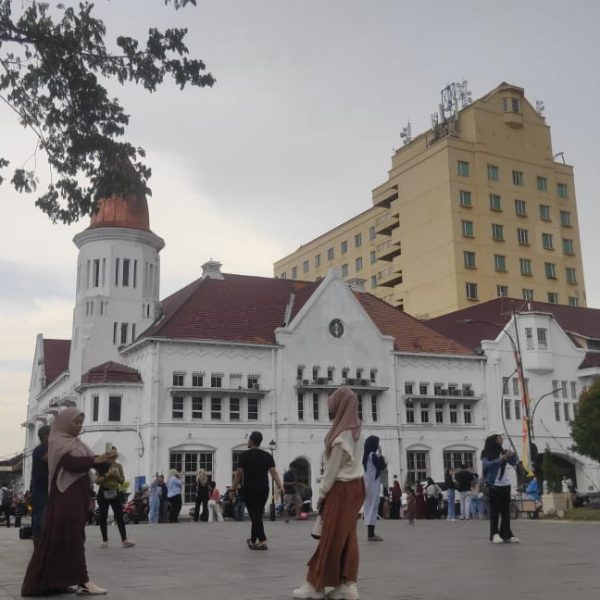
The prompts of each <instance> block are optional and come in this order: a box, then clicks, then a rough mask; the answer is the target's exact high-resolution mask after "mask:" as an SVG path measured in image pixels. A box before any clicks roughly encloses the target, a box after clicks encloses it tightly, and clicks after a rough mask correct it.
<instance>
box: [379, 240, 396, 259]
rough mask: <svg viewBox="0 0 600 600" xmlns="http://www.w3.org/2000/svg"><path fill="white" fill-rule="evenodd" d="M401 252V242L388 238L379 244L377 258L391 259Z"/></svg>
mask: <svg viewBox="0 0 600 600" xmlns="http://www.w3.org/2000/svg"><path fill="white" fill-rule="evenodd" d="M400 254H402V249H401V248H400V243H399V242H392V241H391V240H387V241H386V242H382V243H381V244H378V245H377V260H387V261H391V260H394V258H395V257H396V256H400Z"/></svg>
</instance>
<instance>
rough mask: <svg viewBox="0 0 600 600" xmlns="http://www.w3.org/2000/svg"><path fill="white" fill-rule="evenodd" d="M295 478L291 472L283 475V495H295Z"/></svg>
mask: <svg viewBox="0 0 600 600" xmlns="http://www.w3.org/2000/svg"><path fill="white" fill-rule="evenodd" d="M295 482H296V476H295V475H294V473H293V472H292V471H286V472H285V473H284V474H283V493H284V494H295V493H296V484H295Z"/></svg>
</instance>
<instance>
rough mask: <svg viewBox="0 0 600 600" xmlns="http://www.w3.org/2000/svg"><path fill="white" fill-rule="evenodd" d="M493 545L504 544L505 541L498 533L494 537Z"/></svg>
mask: <svg viewBox="0 0 600 600" xmlns="http://www.w3.org/2000/svg"><path fill="white" fill-rule="evenodd" d="M491 542H492V544H503V543H504V540H503V539H502V538H501V537H500V535H499V534H498V533H495V534H494V537H493V538H492V539H491Z"/></svg>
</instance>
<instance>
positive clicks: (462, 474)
mask: <svg viewBox="0 0 600 600" xmlns="http://www.w3.org/2000/svg"><path fill="white" fill-rule="evenodd" d="M454 479H455V480H456V489H457V491H459V492H468V491H469V490H470V489H471V484H472V483H473V473H471V472H470V471H466V470H465V471H459V472H458V473H456V474H455V475H454Z"/></svg>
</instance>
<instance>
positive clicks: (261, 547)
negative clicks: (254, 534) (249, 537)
mask: <svg viewBox="0 0 600 600" xmlns="http://www.w3.org/2000/svg"><path fill="white" fill-rule="evenodd" d="M268 549H269V546H268V545H267V542H266V540H265V541H264V542H256V544H254V550H268Z"/></svg>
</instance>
